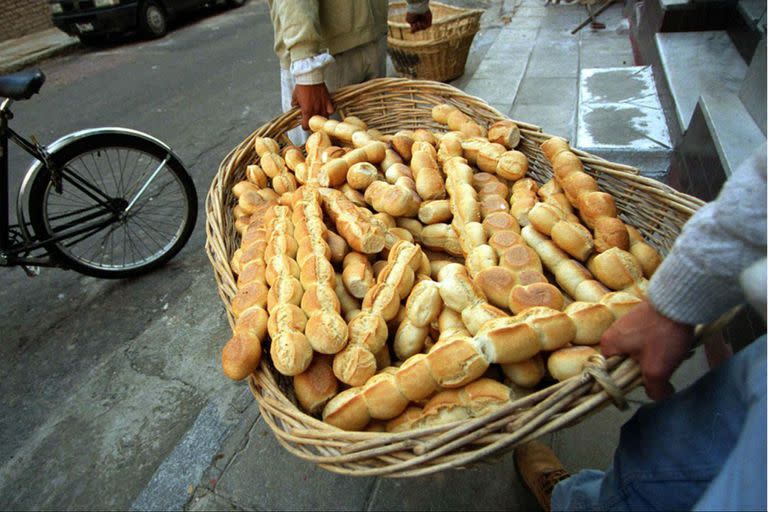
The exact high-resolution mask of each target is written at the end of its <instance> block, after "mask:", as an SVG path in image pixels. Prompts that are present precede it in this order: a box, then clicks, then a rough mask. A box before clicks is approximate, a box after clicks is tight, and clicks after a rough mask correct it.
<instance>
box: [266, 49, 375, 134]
mask: <svg viewBox="0 0 768 512" xmlns="http://www.w3.org/2000/svg"><path fill="white" fill-rule="evenodd" d="M333 58H334V62H332V63H331V64H329V65H327V66H326V67H325V68H324V69H323V75H324V78H325V85H326V87H328V91H329V92H331V93H333V92H334V91H336V90H337V89H340V88H341V87H344V86H345V85H351V84H359V83H362V82H365V81H366V80H371V79H373V78H380V77H383V76H385V75H386V74H387V37H386V36H383V37H381V38H379V39H378V40H377V41H371V42H370V43H367V44H364V45H362V46H358V47H356V48H352V49H351V50H347V51H345V52H342V53H339V54H338V55H334V56H333ZM295 85H296V82H295V81H294V79H293V75H292V74H291V72H290V71H289V70H287V69H282V68H281V69H280V92H281V96H282V103H283V104H282V107H283V112H288V111H289V110H291V108H293V107H292V106H291V98H292V96H293V88H294V86H295ZM308 135H309V132H306V131H304V130H302V129H301V127H298V128H294V129H293V130H290V131H289V132H288V136H289V137H290V139H291V141H293V143H294V144H296V145H299V146H300V145H302V144H304V143H305V142H306V141H307V137H308Z"/></svg>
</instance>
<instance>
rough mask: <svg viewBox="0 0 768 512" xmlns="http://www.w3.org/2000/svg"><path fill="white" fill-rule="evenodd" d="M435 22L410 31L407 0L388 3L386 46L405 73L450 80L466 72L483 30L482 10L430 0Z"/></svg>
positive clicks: (397, 69) (412, 75)
mask: <svg viewBox="0 0 768 512" xmlns="http://www.w3.org/2000/svg"><path fill="white" fill-rule="evenodd" d="M429 8H430V9H431V10H432V26H431V27H430V28H428V29H426V30H420V31H418V32H414V33H411V26H410V25H409V24H408V23H406V22H405V9H406V3H405V2H395V3H392V4H390V6H389V21H388V26H389V30H388V36H387V50H388V52H389V56H390V57H391V58H392V63H393V65H394V66H395V70H396V71H397V72H398V73H399V74H400V75H401V76H404V77H408V78H420V79H424V80H437V81H440V82H447V81H449V80H453V79H454V78H458V77H459V76H461V75H462V74H463V73H464V65H465V64H466V63H467V56H468V55H469V47H470V46H472V40H473V39H474V37H475V34H476V33H477V31H478V30H480V16H481V15H482V14H483V11H482V10H478V9H461V8H458V7H452V6H450V5H445V4H441V3H439V2H430V4H429Z"/></svg>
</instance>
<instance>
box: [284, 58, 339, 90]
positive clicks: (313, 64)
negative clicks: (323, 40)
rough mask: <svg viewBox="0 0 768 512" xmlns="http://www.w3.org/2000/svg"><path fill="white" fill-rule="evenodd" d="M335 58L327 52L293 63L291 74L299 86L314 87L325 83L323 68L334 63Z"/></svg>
mask: <svg viewBox="0 0 768 512" xmlns="http://www.w3.org/2000/svg"><path fill="white" fill-rule="evenodd" d="M333 61H334V59H333V56H332V55H331V54H330V53H328V52H326V53H321V54H319V55H314V56H312V57H308V58H306V59H299V60H297V61H294V62H292V63H291V74H292V75H293V77H294V79H295V80H296V83H297V84H298V85H314V84H319V83H322V82H323V68H324V67H325V66H327V65H328V64H330V63H331V62H333Z"/></svg>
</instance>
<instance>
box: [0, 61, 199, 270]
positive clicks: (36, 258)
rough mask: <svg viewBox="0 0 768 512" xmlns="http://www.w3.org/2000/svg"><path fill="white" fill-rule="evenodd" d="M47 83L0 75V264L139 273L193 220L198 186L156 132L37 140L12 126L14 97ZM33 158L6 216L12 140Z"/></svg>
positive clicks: (182, 240)
mask: <svg viewBox="0 0 768 512" xmlns="http://www.w3.org/2000/svg"><path fill="white" fill-rule="evenodd" d="M44 82H45V75H44V74H43V72H42V71H40V70H37V69H33V70H29V71H22V72H19V73H14V74H11V75H5V76H0V99H1V98H5V99H4V101H3V102H2V103H1V104H0V173H2V177H0V266H13V265H19V266H22V267H23V268H24V270H25V271H26V272H27V274H28V275H37V274H38V273H39V267H61V268H65V269H72V270H75V271H77V272H80V273H82V274H86V275H90V276H94V277H103V278H124V277H133V276H137V275H140V274H143V273H146V272H149V271H151V270H154V269H156V268H157V267H159V266H161V265H163V264H164V263H166V262H167V261H168V260H170V259H171V258H173V257H174V256H175V255H176V254H177V253H178V252H179V251H180V250H181V249H182V247H183V246H184V244H186V242H187V241H188V240H189V237H190V235H191V234H192V230H193V229H194V226H195V222H196V221H197V193H196V191H195V186H194V183H193V181H192V178H191V177H190V175H189V173H188V172H187V170H186V168H185V167H184V165H183V164H182V162H181V160H180V159H179V157H178V156H176V155H175V154H174V152H173V150H171V148H170V147H169V146H168V145H167V144H165V143H163V142H162V141H160V140H158V139H156V138H155V137H152V136H151V135H148V134H146V133H143V132H140V131H136V130H131V129H128V128H118V127H105V128H93V129H87V130H82V131H78V132H74V133H70V134H68V135H65V136H64V137H61V138H59V139H58V140H56V141H55V142H53V143H51V144H49V145H47V146H42V145H40V144H39V143H38V142H37V140H35V138H34V137H32V140H31V141H30V140H27V139H25V138H24V137H22V136H20V135H19V134H18V133H16V132H15V131H13V130H12V129H11V128H10V126H9V121H10V120H11V119H13V113H12V112H11V110H10V106H11V104H12V103H13V102H14V101H21V100H28V99H30V98H31V97H32V96H33V95H35V94H37V93H38V92H39V91H40V88H41V87H42V85H43V83H44ZM9 140H11V141H13V142H14V143H15V144H16V145H17V146H19V147H20V148H21V149H23V150H24V151H25V152H27V153H29V154H30V155H31V156H32V157H34V159H35V161H34V162H33V163H32V165H31V166H30V167H29V170H28V171H27V173H26V175H25V177H24V180H23V182H22V184H21V187H20V189H19V192H18V197H17V201H16V215H17V221H18V224H14V225H10V220H9V219H10V208H11V203H10V198H9V170H8V141H9Z"/></svg>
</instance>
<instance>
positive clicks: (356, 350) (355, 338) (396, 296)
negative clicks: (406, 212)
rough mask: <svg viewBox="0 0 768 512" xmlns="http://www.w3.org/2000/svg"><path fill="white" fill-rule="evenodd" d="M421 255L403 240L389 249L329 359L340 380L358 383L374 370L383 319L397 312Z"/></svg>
mask: <svg viewBox="0 0 768 512" xmlns="http://www.w3.org/2000/svg"><path fill="white" fill-rule="evenodd" d="M421 256H422V254H421V249H420V248H419V247H418V246H417V245H414V244H412V243H409V242H405V241H400V242H398V243H396V244H395V246H394V247H393V248H392V249H391V250H390V253H389V258H388V262H387V266H386V267H385V268H384V269H383V270H382V271H381V273H380V274H379V277H378V278H377V280H376V281H377V282H376V284H375V285H374V286H372V287H371V288H370V289H369V290H368V292H367V293H366V295H365V298H364V300H363V305H362V311H361V313H359V314H358V315H357V316H355V318H353V319H352V321H351V322H350V323H349V344H348V345H347V347H346V348H345V349H344V350H342V351H341V352H339V353H338V354H336V357H335V358H334V360H333V372H334V374H335V375H336V377H337V378H338V379H339V380H340V381H341V382H344V383H346V384H349V385H352V386H358V385H360V384H362V383H364V382H365V381H367V380H368V379H369V378H370V377H371V376H372V375H373V374H374V373H375V372H376V358H375V355H376V354H377V353H378V352H380V351H381V349H382V348H383V347H384V344H385V343H386V341H387V336H388V333H389V331H388V329H387V324H386V322H387V321H388V320H391V319H392V318H394V317H395V316H396V315H397V313H398V311H399V309H400V303H401V301H402V300H403V299H405V298H406V297H407V296H408V294H409V293H410V291H411V288H412V287H413V284H414V281H415V275H416V274H415V271H416V270H417V269H418V268H419V266H420V265H421V262H422V260H421Z"/></svg>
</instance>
